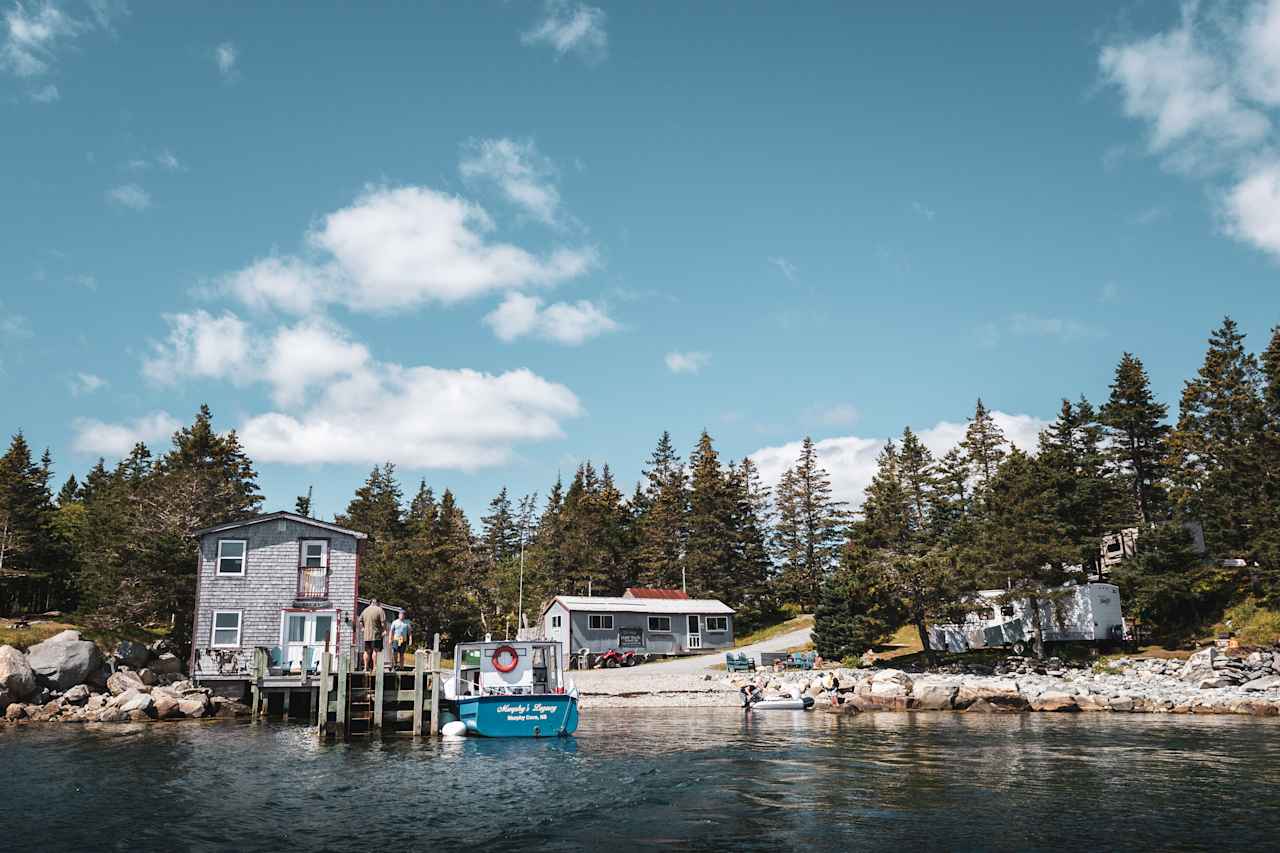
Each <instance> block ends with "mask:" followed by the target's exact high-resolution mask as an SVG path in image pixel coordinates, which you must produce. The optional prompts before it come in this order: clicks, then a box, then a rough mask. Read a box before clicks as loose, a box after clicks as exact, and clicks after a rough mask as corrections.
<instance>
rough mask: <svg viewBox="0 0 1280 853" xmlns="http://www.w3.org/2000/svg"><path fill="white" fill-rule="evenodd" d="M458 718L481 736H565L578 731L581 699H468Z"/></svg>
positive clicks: (460, 706) (461, 703)
mask: <svg viewBox="0 0 1280 853" xmlns="http://www.w3.org/2000/svg"><path fill="white" fill-rule="evenodd" d="M458 719H459V720H461V721H462V722H463V723H464V724H465V725H466V727H467V733H468V734H472V735H479V736H480V737H563V736H565V735H571V734H573V733H574V731H576V730H577V728H578V697H576V696H568V695H563V694H554V695H539V696H469V697H464V698H460V699H459V700H458Z"/></svg>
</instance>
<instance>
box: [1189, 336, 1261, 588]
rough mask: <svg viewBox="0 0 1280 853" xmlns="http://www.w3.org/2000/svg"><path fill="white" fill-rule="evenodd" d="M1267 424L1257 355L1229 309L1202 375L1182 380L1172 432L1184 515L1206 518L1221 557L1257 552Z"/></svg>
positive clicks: (1212, 544) (1208, 534) (1211, 542)
mask: <svg viewBox="0 0 1280 853" xmlns="http://www.w3.org/2000/svg"><path fill="white" fill-rule="evenodd" d="M1264 429H1265V410H1264V407H1263V401H1262V388H1261V376H1260V370H1259V367H1258V362H1257V359H1256V358H1254V356H1253V355H1252V354H1250V353H1248V352H1247V351H1246V350H1245V348H1244V334H1243V333H1242V332H1240V331H1239V329H1238V327H1237V326H1236V324H1235V322H1234V321H1233V320H1232V319H1231V318H1230V317H1227V318H1226V319H1224V320H1223V322H1222V326H1221V327H1220V328H1218V329H1216V330H1214V332H1213V333H1212V335H1211V336H1210V338H1209V349H1208V352H1207V353H1206V354H1205V359H1204V364H1203V365H1202V366H1201V368H1200V370H1199V372H1198V373H1197V375H1196V378H1194V379H1191V380H1189V381H1188V382H1187V383H1186V385H1185V386H1184V388H1183V392H1182V399H1181V401H1180V404H1179V411H1178V423H1177V426H1176V427H1175V428H1174V430H1173V432H1172V433H1171V434H1170V436H1169V451H1170V453H1169V460H1170V464H1171V466H1172V470H1171V471H1170V479H1171V482H1172V488H1171V496H1172V498H1173V501H1174V503H1175V505H1176V506H1177V508H1178V511H1179V517H1180V518H1182V519H1186V520H1198V521H1200V522H1201V523H1202V524H1203V526H1204V534H1205V543H1206V545H1207V546H1208V548H1209V550H1210V552H1211V553H1214V554H1216V555H1218V556H1219V557H1246V556H1248V555H1250V553H1251V548H1252V545H1253V540H1254V538H1255V536H1256V534H1257V531H1256V530H1255V528H1254V524H1253V522H1254V520H1255V518H1256V512H1255V510H1256V507H1257V505H1258V503H1259V502H1260V501H1263V500H1265V497H1264V494H1263V483H1264V479H1265V478H1264V475H1263V469H1262V465H1263V460H1264V458H1265V453H1264V452H1263V440H1262V436H1263V433H1264ZM1255 586H1256V578H1255Z"/></svg>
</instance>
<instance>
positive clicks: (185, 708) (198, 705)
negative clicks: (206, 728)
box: [178, 696, 207, 720]
mask: <svg viewBox="0 0 1280 853" xmlns="http://www.w3.org/2000/svg"><path fill="white" fill-rule="evenodd" d="M206 708H207V706H206V705H205V703H204V697H203V696H202V697H200V698H198V699H183V700H182V701H181V702H179V703H178V710H179V711H181V712H182V716H184V717H187V718H189V719H193V720H194V719H198V718H200V717H203V716H204V715H205V710H206Z"/></svg>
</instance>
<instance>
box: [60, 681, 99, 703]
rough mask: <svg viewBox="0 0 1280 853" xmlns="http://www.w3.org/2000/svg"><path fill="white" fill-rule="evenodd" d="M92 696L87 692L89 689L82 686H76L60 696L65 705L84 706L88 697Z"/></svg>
mask: <svg viewBox="0 0 1280 853" xmlns="http://www.w3.org/2000/svg"><path fill="white" fill-rule="evenodd" d="M92 695H93V694H92V693H90V692H89V688H88V687H86V686H85V685H83V684H77V685H76V686H75V687H72V688H71V689H70V690H68V691H67V692H66V693H64V694H62V701H63V703H65V704H67V705H84V704H85V703H87V702H88V701H89V697H90V696H92Z"/></svg>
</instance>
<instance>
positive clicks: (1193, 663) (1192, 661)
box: [1178, 646, 1222, 682]
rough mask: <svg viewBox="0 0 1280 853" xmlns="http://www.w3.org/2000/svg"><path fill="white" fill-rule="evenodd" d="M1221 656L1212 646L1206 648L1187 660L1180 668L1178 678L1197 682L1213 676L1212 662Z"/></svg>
mask: <svg viewBox="0 0 1280 853" xmlns="http://www.w3.org/2000/svg"><path fill="white" fill-rule="evenodd" d="M1221 658H1222V655H1220V654H1219V653H1218V650H1217V648H1215V647H1214V646H1206V647H1205V648H1203V649H1201V650H1200V651H1198V652H1196V653H1195V654H1193V655H1192V656H1191V657H1189V658H1187V662H1186V663H1185V664H1183V666H1182V672H1181V673H1180V674H1179V676H1178V677H1179V678H1181V679H1182V680H1183V681H1190V682H1198V681H1202V680H1203V679H1206V678H1211V677H1212V676H1213V665H1214V662H1215V661H1217V660H1220V659H1221Z"/></svg>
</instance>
